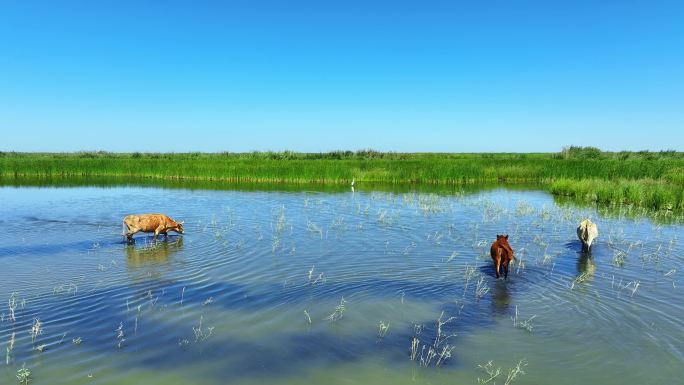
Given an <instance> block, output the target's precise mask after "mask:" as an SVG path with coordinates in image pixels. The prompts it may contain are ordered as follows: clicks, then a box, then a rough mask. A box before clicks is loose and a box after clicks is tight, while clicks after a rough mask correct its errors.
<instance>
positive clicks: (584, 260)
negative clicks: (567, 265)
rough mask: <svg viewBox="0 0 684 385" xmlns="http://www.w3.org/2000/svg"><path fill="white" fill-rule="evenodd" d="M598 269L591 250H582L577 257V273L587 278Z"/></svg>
mask: <svg viewBox="0 0 684 385" xmlns="http://www.w3.org/2000/svg"><path fill="white" fill-rule="evenodd" d="M595 271H596V263H594V258H592V256H591V251H582V252H580V253H579V257H578V258H577V274H578V276H582V277H583V278H586V277H587V276H589V275H593V274H594V272H595Z"/></svg>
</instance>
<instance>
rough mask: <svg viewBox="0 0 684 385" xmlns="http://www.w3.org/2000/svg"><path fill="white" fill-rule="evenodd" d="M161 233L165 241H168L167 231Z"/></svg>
mask: <svg viewBox="0 0 684 385" xmlns="http://www.w3.org/2000/svg"><path fill="white" fill-rule="evenodd" d="M162 234H164V240H165V241H168V240H169V233H167V232H166V231H164V232H163V233H162Z"/></svg>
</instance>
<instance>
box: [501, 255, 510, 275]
mask: <svg viewBox="0 0 684 385" xmlns="http://www.w3.org/2000/svg"><path fill="white" fill-rule="evenodd" d="M509 263H510V259H506V260H504V263H503V268H504V279H508V264H509Z"/></svg>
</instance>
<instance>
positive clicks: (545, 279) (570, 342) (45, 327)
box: [0, 186, 684, 385]
mask: <svg viewBox="0 0 684 385" xmlns="http://www.w3.org/2000/svg"><path fill="white" fill-rule="evenodd" d="M0 202H1V203H0V225H2V228H3V231H2V233H1V234H0V266H1V267H2V272H3V275H2V276H3V278H2V285H0V299H1V300H2V302H0V313H2V321H1V322H0V345H2V346H3V347H5V349H2V350H1V351H2V352H5V351H7V349H8V348H9V347H10V346H11V347H12V349H11V350H9V354H7V355H6V356H5V360H4V361H3V364H2V366H3V368H2V369H0V383H3V384H4V383H16V382H17V379H16V374H17V370H19V369H20V368H21V367H22V365H25V367H26V368H29V370H30V371H31V378H32V381H31V383H33V384H81V383H83V384H86V383H87V384H125V383H150V384H157V383H158V384H167V385H172V384H186V383H203V384H225V383H231V384H263V383H271V384H290V383H291V384H302V383H316V384H318V383H330V384H369V383H373V384H383V383H387V384H403V383H406V384H409V383H410V384H416V383H417V384H456V383H478V378H479V379H481V380H483V381H484V380H487V379H488V378H489V377H490V375H488V374H487V373H486V370H484V369H483V368H481V367H487V363H488V362H490V361H491V362H492V363H491V366H490V367H491V369H493V370H495V369H496V368H501V371H500V373H501V374H500V375H499V376H497V377H496V378H494V379H493V380H491V381H490V382H489V383H494V382H495V383H497V384H503V383H505V382H506V380H507V376H508V374H509V370H511V369H512V368H514V367H515V366H516V365H518V364H519V365H520V368H521V369H522V370H523V371H524V373H525V374H522V373H520V374H518V376H517V378H515V379H513V380H510V382H509V383H516V384H542V383H553V384H577V383H601V384H613V383H614V384H640V385H641V384H669V383H673V384H674V383H678V382H679V381H680V380H681V374H682V367H684V366H683V365H684V322H683V321H682V319H681V317H680V315H681V314H682V310H683V308H684V299H682V298H683V297H682V295H681V292H680V290H681V289H680V287H682V285H683V284H684V283H683V282H682V278H681V276H682V273H681V272H682V270H684V266H683V264H684V262H683V258H682V255H684V254H683V253H682V252H683V251H684V247H683V246H682V245H681V243H680V241H679V237H680V236H681V234H682V230H683V227H682V226H681V225H679V224H663V223H654V222H652V221H651V220H650V219H647V218H644V217H636V218H634V217H624V216H621V215H610V216H604V215H602V214H601V213H599V212H597V211H596V210H595V209H592V208H578V207H575V206H572V205H566V204H563V205H558V204H557V203H556V202H554V200H553V198H552V197H551V196H550V195H548V194H546V193H543V192H538V191H512V190H502V189H494V190H486V191H479V192H472V191H471V192H468V193H448V194H432V193H427V192H406V191H404V192H391V191H390V192H387V191H385V192H377V191H376V192H372V191H358V190H357V191H356V192H351V191H344V190H342V191H338V190H335V191H326V192H316V191H301V190H292V191H258V190H253V189H245V190H241V191H208V190H196V189H195V190H188V189H157V188H143V187H126V186H120V187H114V188H99V187H75V188H48V189H45V188H37V187H4V188H0ZM144 212H163V213H167V214H169V215H170V216H172V217H174V218H175V219H178V220H184V221H185V228H186V234H184V235H182V236H171V237H170V238H169V240H168V241H167V242H158V243H156V244H155V243H153V242H152V239H151V237H147V236H145V235H142V234H139V235H137V236H136V239H137V241H136V244H135V245H126V244H124V243H123V242H122V238H121V235H120V234H121V219H122V217H123V216H125V215H127V214H131V213H144ZM585 217H591V218H592V219H593V220H594V221H595V222H596V223H598V226H599V230H600V237H599V239H598V242H597V243H596V244H595V246H594V248H593V250H592V251H591V253H582V252H581V246H580V244H579V242H578V241H577V239H576V235H575V227H576V225H577V223H578V222H579V221H580V220H581V219H583V218H585ZM502 233H507V234H509V236H510V243H511V245H512V246H513V248H514V249H515V250H516V253H517V258H518V260H519V261H518V262H519V263H518V264H517V265H515V266H514V267H513V269H512V272H511V274H510V275H509V279H508V280H507V281H504V280H497V279H496V278H495V277H494V276H493V271H492V267H491V259H490V258H489V255H488V253H489V246H490V244H491V242H492V241H493V240H494V239H495V236H496V234H502ZM10 307H12V308H13V309H14V319H11V309H10ZM516 312H517V319H516ZM440 317H441V320H442V321H443V322H444V323H443V324H441V327H440V328H439V330H438V328H437V324H438V323H437V320H438V319H439V318H440ZM36 320H38V321H39V323H40V324H39V326H40V327H39V328H38V333H35V335H34V336H32V333H31V330H32V326H33V325H35V324H36ZM381 323H382V324H383V325H387V326H388V328H387V329H386V330H385V329H384V328H382V327H381V326H380V325H381ZM34 331H35V329H34ZM13 334H14V343H13V345H12V344H11V340H12V335H13ZM32 337H35V338H32ZM412 344H414V346H415V349H416V350H415V360H412V359H411V348H412ZM431 348H432V349H433V350H434V351H435V352H437V355H436V356H434V357H431V354H430V353H429V352H430V349H431ZM447 352H449V353H450V354H449V353H447ZM440 353H443V354H442V356H441V357H440ZM421 357H422V359H421Z"/></svg>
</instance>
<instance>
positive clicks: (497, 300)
mask: <svg viewBox="0 0 684 385" xmlns="http://www.w3.org/2000/svg"><path fill="white" fill-rule="evenodd" d="M492 296H493V298H492V307H493V310H494V313H495V314H500V315H503V314H508V312H509V310H510V309H509V308H510V306H511V295H510V293H509V291H508V282H506V280H502V279H498V280H496V282H494V285H493V290H492Z"/></svg>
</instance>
